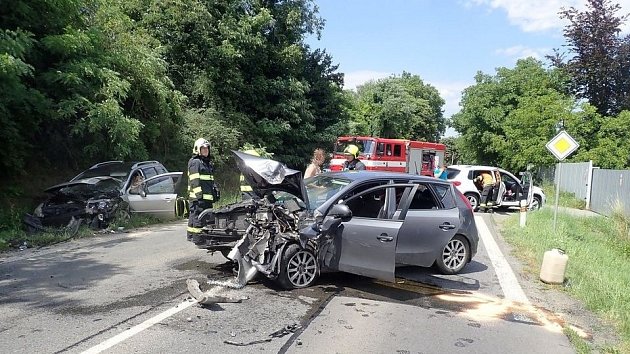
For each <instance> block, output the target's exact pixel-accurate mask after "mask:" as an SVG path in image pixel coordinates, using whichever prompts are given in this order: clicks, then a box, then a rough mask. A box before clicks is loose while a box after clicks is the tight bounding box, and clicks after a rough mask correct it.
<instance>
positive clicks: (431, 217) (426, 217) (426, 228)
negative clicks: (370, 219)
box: [394, 182, 460, 267]
mask: <svg viewBox="0 0 630 354" xmlns="http://www.w3.org/2000/svg"><path fill="white" fill-rule="evenodd" d="M451 188H452V187H451V186H450V185H449V184H446V183H429V182H422V183H418V188H417V190H415V193H412V194H411V196H410V198H409V200H408V201H407V202H406V204H407V205H405V202H402V203H401V205H399V206H398V207H397V210H396V213H395V214H394V218H398V219H400V221H402V222H403V224H402V227H401V228H400V229H399V232H398V245H397V247H396V263H398V264H406V265H417V266H423V267H429V266H431V265H432V264H433V262H435V260H436V259H437V258H438V257H439V256H440V253H441V252H442V250H443V249H444V246H446V244H447V243H448V242H449V241H450V240H451V239H452V238H453V236H455V233H456V232H457V230H458V229H459V228H460V217H459V209H458V208H457V204H456V202H455V199H454V198H455V196H454V195H453V194H454V193H453V191H452V189H451ZM405 210H406V212H405Z"/></svg>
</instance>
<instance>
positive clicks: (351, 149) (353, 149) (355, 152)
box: [343, 144, 359, 159]
mask: <svg viewBox="0 0 630 354" xmlns="http://www.w3.org/2000/svg"><path fill="white" fill-rule="evenodd" d="M343 153H344V154H347V155H352V156H354V158H355V159H356V158H357V157H358V156H359V147H358V146H356V145H354V144H350V145H348V146H346V148H345V149H343Z"/></svg>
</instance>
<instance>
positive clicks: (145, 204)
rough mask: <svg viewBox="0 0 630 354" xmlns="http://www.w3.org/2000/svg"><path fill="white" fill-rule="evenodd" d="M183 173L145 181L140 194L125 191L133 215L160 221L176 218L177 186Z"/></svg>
mask: <svg viewBox="0 0 630 354" xmlns="http://www.w3.org/2000/svg"><path fill="white" fill-rule="evenodd" d="M181 177H182V172H170V173H164V174H161V175H157V176H153V177H151V178H148V179H147V180H145V181H144V182H143V184H142V186H141V188H140V191H139V192H132V191H130V190H129V189H128V190H126V191H125V195H126V199H127V201H128V203H129V209H130V211H131V212H132V213H137V214H143V215H151V216H154V217H157V218H160V219H169V218H173V217H175V199H176V198H177V193H176V189H175V186H176V185H177V183H178V182H179V180H180V179H181Z"/></svg>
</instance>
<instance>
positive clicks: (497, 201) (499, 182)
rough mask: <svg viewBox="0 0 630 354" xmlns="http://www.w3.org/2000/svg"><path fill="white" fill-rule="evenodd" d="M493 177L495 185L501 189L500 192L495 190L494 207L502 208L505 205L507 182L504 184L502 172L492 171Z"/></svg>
mask: <svg viewBox="0 0 630 354" xmlns="http://www.w3.org/2000/svg"><path fill="white" fill-rule="evenodd" d="M492 177H493V179H494V183H495V185H496V186H497V187H498V188H499V189H498V190H495V194H494V205H496V206H501V205H503V196H504V195H505V182H503V178H502V177H501V172H500V171H499V170H496V169H495V170H492ZM495 188H496V187H495Z"/></svg>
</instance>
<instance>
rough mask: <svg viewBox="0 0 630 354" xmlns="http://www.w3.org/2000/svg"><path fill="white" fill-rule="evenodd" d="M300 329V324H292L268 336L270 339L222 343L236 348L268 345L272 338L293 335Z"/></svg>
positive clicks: (226, 341) (234, 335) (231, 334)
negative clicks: (261, 344)
mask: <svg viewBox="0 0 630 354" xmlns="http://www.w3.org/2000/svg"><path fill="white" fill-rule="evenodd" d="M300 328H302V325H301V324H299V323H294V324H291V325H288V326H285V327H283V328H282V329H279V330H277V331H275V332H273V333H271V334H269V337H271V338H265V339H258V340H254V341H251V342H234V341H231V340H224V341H223V343H225V344H231V345H236V346H239V347H245V346H248V345H253V344H260V343H268V342H271V340H272V339H273V338H281V337H284V336H286V335H287V334H291V333H295V331H297V330H298V329H300ZM230 336H232V337H236V333H234V332H230ZM298 345H301V343H300V344H298Z"/></svg>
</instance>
